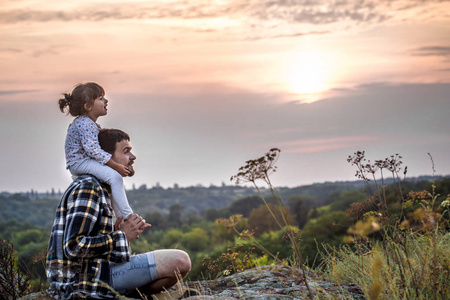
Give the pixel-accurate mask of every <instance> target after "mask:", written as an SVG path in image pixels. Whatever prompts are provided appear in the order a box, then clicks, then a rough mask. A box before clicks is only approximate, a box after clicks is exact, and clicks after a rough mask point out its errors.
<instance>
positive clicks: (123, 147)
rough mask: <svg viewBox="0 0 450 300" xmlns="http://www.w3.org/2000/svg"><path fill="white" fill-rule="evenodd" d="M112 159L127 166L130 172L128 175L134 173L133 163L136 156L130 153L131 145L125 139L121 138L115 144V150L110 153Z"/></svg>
mask: <svg viewBox="0 0 450 300" xmlns="http://www.w3.org/2000/svg"><path fill="white" fill-rule="evenodd" d="M112 159H113V160H114V161H115V162H116V163H119V164H123V165H125V166H127V167H128V170H129V171H130V174H128V176H129V177H131V176H133V175H134V168H133V163H134V160H135V159H136V156H134V155H133V153H131V145H130V142H129V141H127V140H122V141H121V142H119V143H117V144H116V151H114V153H113V155H112Z"/></svg>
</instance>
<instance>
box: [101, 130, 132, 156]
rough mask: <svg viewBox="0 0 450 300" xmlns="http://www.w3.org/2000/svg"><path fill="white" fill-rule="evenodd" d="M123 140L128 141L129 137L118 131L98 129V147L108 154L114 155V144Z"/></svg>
mask: <svg viewBox="0 0 450 300" xmlns="http://www.w3.org/2000/svg"><path fill="white" fill-rule="evenodd" d="M123 140H127V141H130V136H129V135H128V133H126V132H124V131H122V130H120V129H109V128H103V129H100V132H99V134H98V142H99V144H100V147H102V149H103V150H105V151H106V152H108V153H109V154H114V152H115V151H116V144H117V143H120V142H121V141H123Z"/></svg>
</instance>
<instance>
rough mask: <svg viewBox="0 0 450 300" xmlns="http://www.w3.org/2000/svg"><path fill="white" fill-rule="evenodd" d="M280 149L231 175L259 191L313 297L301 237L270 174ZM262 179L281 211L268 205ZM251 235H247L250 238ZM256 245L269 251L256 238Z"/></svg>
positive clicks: (248, 162)
mask: <svg viewBox="0 0 450 300" xmlns="http://www.w3.org/2000/svg"><path fill="white" fill-rule="evenodd" d="M280 152H281V151H280V149H278V148H272V149H270V150H269V152H267V153H266V154H265V155H264V156H261V157H260V158H257V159H253V160H248V161H246V162H245V165H244V166H242V167H240V168H239V172H238V173H237V174H236V175H234V176H232V177H231V179H230V180H231V181H234V182H235V183H236V184H240V183H244V182H249V183H252V184H253V186H254V187H255V188H256V190H257V191H258V194H259V196H260V198H261V199H262V201H263V202H264V204H265V206H266V207H267V209H268V210H269V212H270V214H271V216H272V217H273V218H274V219H275V221H276V223H277V225H278V226H279V227H280V229H282V230H284V232H285V235H286V236H287V238H288V240H289V242H290V244H291V247H292V250H293V252H294V255H295V258H296V263H297V264H298V265H299V266H300V269H301V270H302V273H303V280H304V283H305V286H306V288H307V290H308V295H309V297H310V298H312V292H311V289H310V287H309V284H308V280H307V278H306V267H305V264H304V261H303V257H302V254H301V252H300V245H299V239H298V233H297V232H296V231H295V230H294V229H293V228H291V226H290V225H289V222H288V213H289V209H287V206H286V204H285V203H284V201H283V199H282V197H281V196H280V194H279V193H278V191H277V190H276V189H275V187H274V186H273V184H272V182H271V180H270V177H269V175H270V174H271V173H273V172H275V171H276V169H277V166H275V163H276V162H277V160H278V158H279V155H280ZM258 180H262V181H263V182H265V184H266V185H267V186H268V187H269V189H270V191H271V193H272V195H273V197H274V199H275V201H276V203H277V205H276V208H277V209H278V210H279V212H278V213H277V212H274V211H273V210H272V209H271V207H270V205H268V202H267V200H266V199H265V197H264V195H263V194H262V192H261V189H260V188H259V186H258V184H257V183H256V181H258ZM276 215H281V220H279V218H277V217H276ZM248 237H249V236H247V238H248ZM253 241H255V245H256V246H257V247H258V248H260V249H261V248H262V249H261V250H263V251H264V252H266V253H268V251H267V250H265V249H264V248H263V247H262V246H261V245H259V243H257V242H256V240H255V239H253ZM268 254H269V255H271V256H274V255H273V254H270V253H268Z"/></svg>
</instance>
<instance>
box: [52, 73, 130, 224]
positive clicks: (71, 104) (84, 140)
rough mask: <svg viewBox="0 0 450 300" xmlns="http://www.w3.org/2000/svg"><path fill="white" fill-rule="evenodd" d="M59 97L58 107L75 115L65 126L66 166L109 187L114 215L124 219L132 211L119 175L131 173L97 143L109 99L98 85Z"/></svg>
mask: <svg viewBox="0 0 450 300" xmlns="http://www.w3.org/2000/svg"><path fill="white" fill-rule="evenodd" d="M63 95H64V98H63V99H60V100H59V109H60V110H61V112H64V111H65V109H66V107H68V114H69V113H70V114H71V115H72V116H74V117H76V118H75V120H74V121H73V122H72V124H70V125H69V128H68V129H67V136H66V143H65V152H66V168H67V169H69V171H70V173H71V174H72V175H74V176H79V175H82V174H92V175H94V176H95V177H97V178H98V179H100V180H102V181H103V182H106V183H108V184H109V185H110V187H111V194H112V206H113V208H114V212H115V213H116V216H117V218H120V217H123V218H124V219H127V218H128V217H129V216H130V215H131V214H132V213H133V211H132V210H131V207H130V205H129V204H128V200H127V196H126V194H125V190H124V187H123V179H122V176H127V175H128V174H129V173H130V172H129V170H128V169H127V167H126V166H125V165H122V164H118V163H116V162H115V161H114V160H112V159H111V156H112V155H111V154H109V153H108V152H105V151H103V150H102V149H101V148H100V145H99V143H98V133H99V130H100V128H101V127H100V125H99V124H97V123H96V122H97V118H98V117H100V116H104V115H106V114H107V108H106V107H107V105H108V100H106V98H104V96H105V90H104V89H103V88H102V87H101V86H100V85H98V84H96V83H93V82H88V83H84V84H78V85H77V86H75V88H74V89H73V91H72V94H67V93H64V94H63Z"/></svg>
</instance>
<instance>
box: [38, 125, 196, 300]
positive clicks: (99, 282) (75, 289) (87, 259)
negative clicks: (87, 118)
mask: <svg viewBox="0 0 450 300" xmlns="http://www.w3.org/2000/svg"><path fill="white" fill-rule="evenodd" d="M99 143H100V146H101V147H102V148H103V150H105V151H106V152H109V153H110V154H112V159H113V160H114V161H115V162H117V163H120V164H123V165H125V166H127V167H128V169H129V171H130V174H129V175H128V176H132V175H134V172H135V171H134V168H133V163H134V160H135V159H136V157H135V156H134V155H133V154H132V152H131V145H130V138H129V136H128V134H126V133H125V132H123V131H121V130H117V129H103V130H101V132H100V134H99ZM112 218H113V210H112V208H111V200H110V191H109V187H108V186H107V185H106V184H104V183H102V182H100V181H98V179H97V178H95V177H94V176H92V175H82V176H80V177H78V178H77V179H76V180H75V181H74V182H72V184H71V185H70V186H69V187H68V188H67V190H66V191H65V193H64V195H63V197H62V199H61V202H60V204H59V206H58V208H57V210H56V218H55V222H54V224H53V228H52V233H51V236H50V242H49V246H48V252H47V262H46V271H47V277H48V279H49V281H50V287H49V289H48V292H49V294H50V295H51V296H52V297H53V298H55V299H79V298H88V299H106V298H116V297H117V295H116V293H115V291H117V292H119V293H120V294H124V295H125V294H128V295H129V293H130V292H135V293H136V288H138V289H139V292H142V293H143V294H153V293H158V292H161V291H163V290H164V289H167V288H169V287H171V286H173V285H174V284H175V283H176V282H177V278H183V277H185V276H186V275H187V273H188V272H189V270H190V268H191V262H190V259H189V256H188V255H187V253H186V252H184V251H181V250H176V249H171V250H156V251H152V252H147V253H142V254H139V255H133V256H131V255H130V247H129V243H130V242H131V241H133V240H135V239H138V238H139V234H141V233H142V232H143V230H144V229H146V228H149V227H150V225H149V224H147V223H146V222H145V220H143V219H142V218H141V217H140V216H138V215H135V214H133V215H132V216H131V217H129V218H128V219H127V220H125V221H123V220H122V219H119V220H117V221H116V223H115V224H114V227H113V222H112ZM113 289H114V290H115V291H114V290H113ZM133 296H134V295H133Z"/></svg>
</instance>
